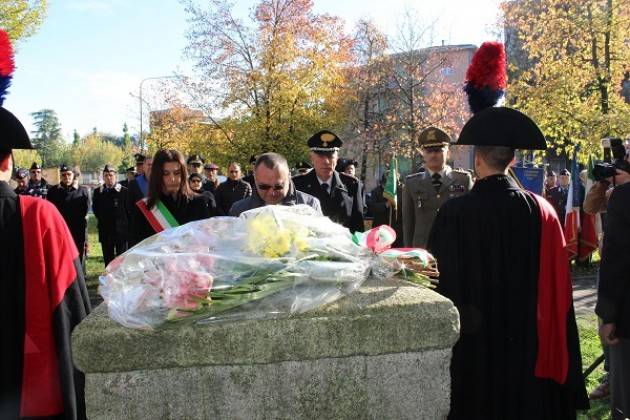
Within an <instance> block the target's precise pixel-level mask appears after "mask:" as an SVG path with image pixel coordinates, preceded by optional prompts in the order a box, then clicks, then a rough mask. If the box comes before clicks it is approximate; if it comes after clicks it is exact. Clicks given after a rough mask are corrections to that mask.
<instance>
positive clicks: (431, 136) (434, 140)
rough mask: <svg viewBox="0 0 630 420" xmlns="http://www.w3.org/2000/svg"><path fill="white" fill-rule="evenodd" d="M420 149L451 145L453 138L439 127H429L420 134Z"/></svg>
mask: <svg viewBox="0 0 630 420" xmlns="http://www.w3.org/2000/svg"><path fill="white" fill-rule="evenodd" d="M419 142H420V147H442V146H448V145H449V144H451V137H450V136H449V135H448V134H446V133H445V132H444V130H441V129H439V128H437V127H429V128H425V129H424V130H422V132H421V133H420V138H419Z"/></svg>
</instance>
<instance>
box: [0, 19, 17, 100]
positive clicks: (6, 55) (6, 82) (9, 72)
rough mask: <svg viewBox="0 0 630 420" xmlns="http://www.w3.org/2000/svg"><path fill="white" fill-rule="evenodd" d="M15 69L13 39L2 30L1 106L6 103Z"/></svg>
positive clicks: (0, 58)
mask: <svg viewBox="0 0 630 420" xmlns="http://www.w3.org/2000/svg"><path fill="white" fill-rule="evenodd" d="M13 70H15V63H14V61H13V47H12V46H11V40H10V39H9V34H7V33H6V32H5V31H3V30H0V106H2V104H3V103H4V97H5V96H6V94H7V89H8V88H9V86H10V85H11V79H12V78H13Z"/></svg>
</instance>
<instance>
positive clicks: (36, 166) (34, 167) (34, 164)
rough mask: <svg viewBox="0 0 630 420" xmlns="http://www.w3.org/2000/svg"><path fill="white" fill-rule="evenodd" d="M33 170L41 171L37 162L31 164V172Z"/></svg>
mask: <svg viewBox="0 0 630 420" xmlns="http://www.w3.org/2000/svg"><path fill="white" fill-rule="evenodd" d="M33 169H42V167H41V166H39V163H37V162H33V164H32V165H31V171H32V170H33Z"/></svg>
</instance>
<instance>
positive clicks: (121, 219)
mask: <svg viewBox="0 0 630 420" xmlns="http://www.w3.org/2000/svg"><path fill="white" fill-rule="evenodd" d="M128 199H129V196H128V192H127V188H125V187H123V186H122V185H120V184H116V185H114V186H113V187H111V188H107V187H106V186H105V185H101V186H100V187H98V188H96V189H95V190H94V193H93V194H92V211H93V212H94V216H96V220H97V223H98V240H99V241H100V242H102V243H110V242H119V241H126V240H127V237H128V231H129V201H128Z"/></svg>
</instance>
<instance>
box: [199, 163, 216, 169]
mask: <svg viewBox="0 0 630 420" xmlns="http://www.w3.org/2000/svg"><path fill="white" fill-rule="evenodd" d="M203 169H205V170H207V171H211V170H213V169H219V165H217V164H216V163H206V164H205V165H204V166H203Z"/></svg>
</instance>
